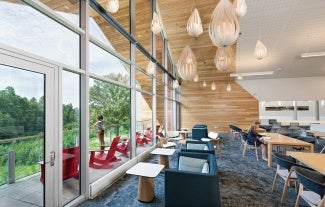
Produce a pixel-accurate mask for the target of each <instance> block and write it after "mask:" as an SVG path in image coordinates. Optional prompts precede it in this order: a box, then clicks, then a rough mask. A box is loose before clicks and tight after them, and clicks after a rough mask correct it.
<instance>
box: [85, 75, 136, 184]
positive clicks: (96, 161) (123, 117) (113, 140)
mask: <svg viewBox="0 0 325 207" xmlns="http://www.w3.org/2000/svg"><path fill="white" fill-rule="evenodd" d="M108 78H109V79H111V80H115V81H120V82H121V83H122V84H126V83H127V81H128V80H127V78H125V76H123V75H122V74H118V75H115V74H111V75H110V76H109V77H108ZM89 82H90V84H89V86H90V88H89V113H90V114H89V117H90V120H89V122H90V123H89V126H90V127H91V128H90V129H89V149H90V163H89V175H90V177H89V180H90V183H92V182H94V181H95V180H97V179H99V178H101V177H102V176H104V175H106V174H107V173H109V172H110V171H112V170H113V169H115V168H117V167H118V166H120V165H122V164H123V163H125V162H126V161H128V160H129V159H130V156H131V151H130V150H131V145H130V144H131V142H130V141H129V140H130V120H131V107H130V89H128V88H124V87H121V86H118V85H115V84H112V83H108V82H104V81H100V80H96V79H90V81H89ZM98 116H102V117H103V119H102V120H103V122H102V127H103V129H104V142H105V146H100V143H99V139H98V128H97V126H96V122H97V117H98ZM101 149H102V150H104V151H100V150H101ZM110 149H113V150H110ZM100 160H101V161H100Z"/></svg>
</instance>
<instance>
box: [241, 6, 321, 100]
mask: <svg viewBox="0 0 325 207" xmlns="http://www.w3.org/2000/svg"><path fill="white" fill-rule="evenodd" d="M246 3H247V7H248V9H247V14H246V15H245V16H244V17H242V18H241V19H240V30H241V36H240V37H239V39H238V41H237V54H236V55H237V60H236V72H237V73H245V72H258V71H274V75H268V76H251V77H245V78H244V80H243V81H237V82H238V83H239V84H241V85H242V86H243V87H244V88H246V89H247V90H248V91H249V92H251V94H252V95H254V96H255V97H256V98H257V99H259V100H261V101H262V100H270V99H272V100H274V99H277V100H281V99H282V100H310V99H313V100H321V99H325V93H324V91H322V92H321V93H320V91H319V90H315V86H319V87H318V88H319V89H325V88H324V84H325V57H313V58H301V57H300V55H301V53H305V52H320V51H325V1H324V0H246ZM258 39H260V40H261V41H262V42H263V43H264V45H265V46H266V47H267V50H268V53H267V56H266V57H265V58H264V59H262V60H257V59H256V58H255V57H254V55H253V52H254V49H255V44H256V41H257V40H258ZM305 77H317V79H313V78H309V79H306V80H304V79H302V78H305ZM284 78H285V80H283V79H284ZM264 79H272V81H271V82H272V84H271V85H273V86H277V87H276V88H277V91H275V90H274V89H273V88H274V87H271V88H270V84H263V80H264ZM275 79H277V80H275ZM279 79H282V80H279ZM250 80H252V81H250ZM253 80H255V81H253ZM269 81H270V80H269ZM314 81H317V83H316V84H315V82H314ZM265 82H267V80H265ZM288 83H290V84H288ZM310 83H313V84H310ZM301 85H303V86H304V88H307V89H308V88H310V89H308V90H306V92H307V93H309V94H303V93H300V94H298V95H297V94H295V95H294V94H292V91H295V90H297V87H298V88H300V87H299V86H301ZM311 87H312V88H311ZM279 89H280V90H279ZM311 89H313V90H311ZM263 91H264V92H265V93H263ZM304 91H305V90H304ZM257 92H258V93H257ZM316 92H317V93H316ZM313 93H315V94H313ZM297 96H298V97H297ZM277 100H274V101H277Z"/></svg>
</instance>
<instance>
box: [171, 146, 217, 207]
mask: <svg viewBox="0 0 325 207" xmlns="http://www.w3.org/2000/svg"><path fill="white" fill-rule="evenodd" d="M180 157H182V158H184V157H186V158H197V159H205V160H207V163H208V165H209V172H208V173H203V172H193V171H187V170H179V166H180ZM165 206H167V207H172V206H175V207H176V206H178V207H180V206H184V207H185V206H186V207H191V206H195V207H197V206H200V207H204V206H209V207H211V206H221V197H220V189H219V177H218V169H217V162H216V158H215V156H214V155H213V154H209V153H188V152H179V153H178V162H177V168H176V169H166V170H165Z"/></svg>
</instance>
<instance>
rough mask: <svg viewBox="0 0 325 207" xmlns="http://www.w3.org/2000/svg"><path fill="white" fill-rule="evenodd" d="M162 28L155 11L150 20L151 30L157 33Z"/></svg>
mask: <svg viewBox="0 0 325 207" xmlns="http://www.w3.org/2000/svg"><path fill="white" fill-rule="evenodd" d="M161 30H162V23H161V20H160V18H159V16H158V14H157V13H156V12H154V13H153V18H152V21H151V31H152V32H153V33H154V34H155V35H157V34H159V33H160V32H161Z"/></svg>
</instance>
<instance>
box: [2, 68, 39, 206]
mask: <svg viewBox="0 0 325 207" xmlns="http://www.w3.org/2000/svg"><path fill="white" fill-rule="evenodd" d="M0 71H1V72H0V191H1V202H2V201H5V203H6V202H10V204H12V205H9V206H30V205H32V206H43V192H44V190H43V185H42V183H43V182H44V174H43V173H41V170H40V169H41V168H40V167H41V166H42V161H43V158H44V134H45V131H44V126H45V125H44V124H45V111H44V102H45V100H44V83H45V76H44V75H43V74H39V73H35V72H30V71H26V70H21V69H18V68H13V67H9V66H5V65H0ZM43 169H44V168H43ZM43 172H44V171H43ZM27 204H28V205H27Z"/></svg>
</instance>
